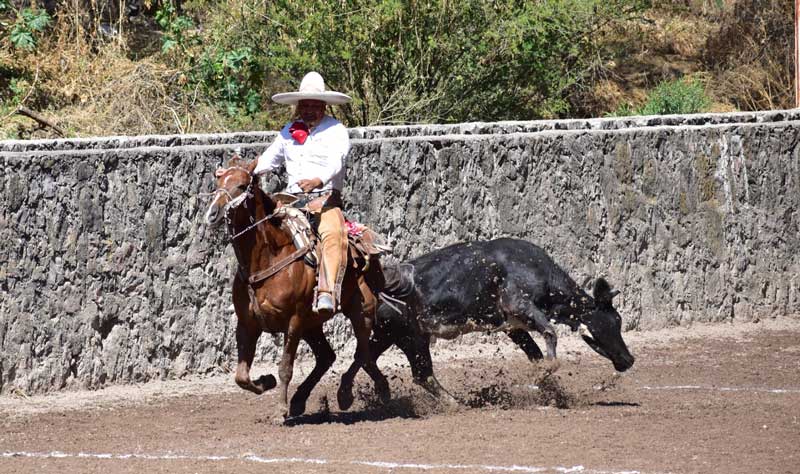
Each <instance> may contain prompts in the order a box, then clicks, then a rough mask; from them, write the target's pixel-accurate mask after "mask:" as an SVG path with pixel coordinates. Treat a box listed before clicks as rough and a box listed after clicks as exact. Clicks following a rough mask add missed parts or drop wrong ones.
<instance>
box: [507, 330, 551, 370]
mask: <svg viewBox="0 0 800 474" xmlns="http://www.w3.org/2000/svg"><path fill="white" fill-rule="evenodd" d="M508 337H510V338H511V340H512V341H514V343H515V344H516V345H517V346H519V348H520V349H522V351H523V352H525V355H526V356H528V360H530V361H531V362H533V361H535V360H542V359H544V354H542V350H541V349H539V346H538V345H537V344H536V341H534V340H533V338H532V337H531V335H530V334H528V331H526V330H524V329H514V330H512V331H509V332H508Z"/></svg>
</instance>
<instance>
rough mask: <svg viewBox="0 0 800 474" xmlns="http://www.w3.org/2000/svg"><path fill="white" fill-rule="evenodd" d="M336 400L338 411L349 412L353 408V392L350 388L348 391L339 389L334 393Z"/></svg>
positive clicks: (343, 388) (342, 388)
mask: <svg viewBox="0 0 800 474" xmlns="http://www.w3.org/2000/svg"><path fill="white" fill-rule="evenodd" d="M336 400H337V401H338V402H339V409H340V410H349V409H350V407H351V406H353V401H354V400H355V399H354V398H353V391H352V387H351V388H350V390H348V389H346V388H345V387H340V388H339V391H338V392H337V393H336Z"/></svg>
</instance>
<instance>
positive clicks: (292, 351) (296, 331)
mask: <svg viewBox="0 0 800 474" xmlns="http://www.w3.org/2000/svg"><path fill="white" fill-rule="evenodd" d="M301 335H302V330H301V321H300V316H298V315H294V316H292V318H291V319H290V321H289V329H288V330H287V331H286V336H285V337H284V340H283V355H282V356H281V362H280V364H279V366H278V378H279V379H280V382H281V383H280V387H279V392H278V394H279V397H280V406H279V407H278V409H277V410H276V413H275V416H274V417H273V421H275V422H276V423H282V422H283V420H284V419H286V417H288V416H289V403H288V395H289V382H291V381H292V374H293V372H294V359H295V356H296V355H297V345H298V344H299V343H300V337H301Z"/></svg>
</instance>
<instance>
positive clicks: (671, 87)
mask: <svg viewBox="0 0 800 474" xmlns="http://www.w3.org/2000/svg"><path fill="white" fill-rule="evenodd" d="M710 104H711V101H710V99H709V98H708V96H707V95H706V93H705V89H704V87H703V84H702V83H701V82H699V81H697V80H695V79H692V78H688V77H684V78H681V79H675V80H672V81H663V82H662V83H660V84H659V85H658V86H656V87H655V89H653V90H652V91H650V93H649V94H648V95H647V100H645V103H644V105H642V106H640V107H635V106H634V105H632V104H630V103H623V104H621V105H620V106H619V107H617V109H616V110H614V111H613V112H611V113H609V114H606V116H608V117H624V116H630V115H671V114H696V113H700V112H706V111H708V108H709V106H710Z"/></svg>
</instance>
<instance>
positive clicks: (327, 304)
mask: <svg viewBox="0 0 800 474" xmlns="http://www.w3.org/2000/svg"><path fill="white" fill-rule="evenodd" d="M313 309H314V312H315V313H317V314H319V313H324V312H331V313H332V312H333V311H334V309H335V308H334V306H333V296H331V295H330V294H328V293H320V294H319V296H318V297H317V304H316V306H314V308H313Z"/></svg>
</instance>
